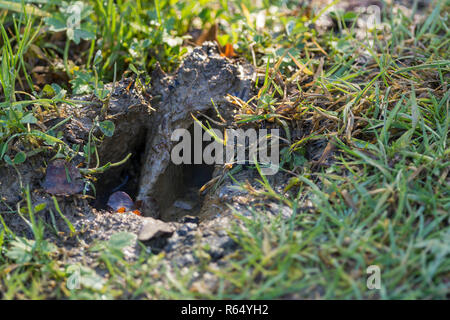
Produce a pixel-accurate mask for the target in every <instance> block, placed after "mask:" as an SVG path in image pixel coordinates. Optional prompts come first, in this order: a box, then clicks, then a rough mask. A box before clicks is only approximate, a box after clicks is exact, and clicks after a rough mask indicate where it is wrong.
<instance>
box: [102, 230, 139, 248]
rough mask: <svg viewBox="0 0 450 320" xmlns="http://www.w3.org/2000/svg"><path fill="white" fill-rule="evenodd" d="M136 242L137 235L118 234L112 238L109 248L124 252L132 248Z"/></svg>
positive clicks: (128, 233)
mask: <svg viewBox="0 0 450 320" xmlns="http://www.w3.org/2000/svg"><path fill="white" fill-rule="evenodd" d="M135 241H136V235H135V234H133V233H130V232H118V233H115V234H113V235H112V236H111V239H109V241H108V247H109V248H111V249H117V250H122V249H123V248H125V247H128V246H131V245H132V244H133V243H134V242H135Z"/></svg>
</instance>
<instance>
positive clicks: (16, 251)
mask: <svg viewBox="0 0 450 320" xmlns="http://www.w3.org/2000/svg"><path fill="white" fill-rule="evenodd" d="M33 245H34V240H28V239H25V238H18V240H14V241H12V242H11V248H10V249H9V250H8V252H6V256H7V257H8V258H10V259H11V260H14V261H15V262H16V263H26V262H29V261H31V258H32V257H33Z"/></svg>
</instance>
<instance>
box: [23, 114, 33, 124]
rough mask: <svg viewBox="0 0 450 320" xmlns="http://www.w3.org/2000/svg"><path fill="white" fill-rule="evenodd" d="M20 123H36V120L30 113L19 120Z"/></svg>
mask: <svg viewBox="0 0 450 320" xmlns="http://www.w3.org/2000/svg"><path fill="white" fill-rule="evenodd" d="M20 123H37V119H36V117H35V116H33V114H32V113H28V114H26V115H25V116H24V117H23V118H22V119H20Z"/></svg>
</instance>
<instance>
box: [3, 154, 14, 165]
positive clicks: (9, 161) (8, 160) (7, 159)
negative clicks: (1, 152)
mask: <svg viewBox="0 0 450 320" xmlns="http://www.w3.org/2000/svg"><path fill="white" fill-rule="evenodd" d="M3 160H5V162H6V163H7V164H9V165H10V166H12V165H13V162H12V160H11V158H10V157H9V156H8V155H7V154H5V156H4V157H3Z"/></svg>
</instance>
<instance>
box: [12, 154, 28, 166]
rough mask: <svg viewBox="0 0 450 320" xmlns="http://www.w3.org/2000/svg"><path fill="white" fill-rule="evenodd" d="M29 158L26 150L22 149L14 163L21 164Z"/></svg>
mask: <svg viewBox="0 0 450 320" xmlns="http://www.w3.org/2000/svg"><path fill="white" fill-rule="evenodd" d="M26 159H27V155H26V153H25V152H23V151H20V152H18V153H17V154H16V156H15V157H14V161H13V162H14V164H21V163H23V162H25V160H26Z"/></svg>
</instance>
